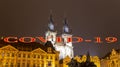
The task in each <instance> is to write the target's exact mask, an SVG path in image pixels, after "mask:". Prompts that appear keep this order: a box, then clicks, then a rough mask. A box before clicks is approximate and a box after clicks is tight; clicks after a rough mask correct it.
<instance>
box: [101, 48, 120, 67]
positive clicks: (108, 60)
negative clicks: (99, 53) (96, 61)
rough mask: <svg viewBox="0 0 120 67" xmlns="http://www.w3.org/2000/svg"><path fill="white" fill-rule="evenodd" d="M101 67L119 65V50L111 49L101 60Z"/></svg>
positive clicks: (115, 66) (117, 66)
mask: <svg viewBox="0 0 120 67" xmlns="http://www.w3.org/2000/svg"><path fill="white" fill-rule="evenodd" d="M101 67H120V50H115V49H113V50H112V52H111V53H110V54H108V56H106V57H105V58H104V59H102V60H101Z"/></svg>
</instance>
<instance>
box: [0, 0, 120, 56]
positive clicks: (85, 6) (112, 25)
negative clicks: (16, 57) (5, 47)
mask: <svg viewBox="0 0 120 67" xmlns="http://www.w3.org/2000/svg"><path fill="white" fill-rule="evenodd" d="M51 10H52V15H53V20H54V24H55V29H56V30H57V32H58V35H59V36H60V35H61V33H62V27H63V20H64V17H65V16H66V17H67V20H68V22H67V23H68V25H69V27H70V29H71V30H72V32H71V34H73V36H80V37H82V38H83V39H84V40H85V39H91V40H92V42H90V43H87V42H81V43H73V46H74V53H75V55H83V54H86V53H87V51H89V52H90V55H98V56H99V57H103V56H105V55H106V54H107V53H108V52H110V51H111V50H112V48H115V49H120V32H119V31H120V0H8V1H6V0H1V1H0V36H1V37H2V36H4V37H6V36H19V37H22V36H44V35H45V32H46V31H47V25H48V23H49V15H50V11H51ZM96 36H100V37H101V38H102V41H103V43H95V42H94V40H95V39H94V38H95V37H96ZM108 36H110V37H113V36H114V37H117V38H118V41H117V42H115V43H106V41H105V38H106V37H108Z"/></svg>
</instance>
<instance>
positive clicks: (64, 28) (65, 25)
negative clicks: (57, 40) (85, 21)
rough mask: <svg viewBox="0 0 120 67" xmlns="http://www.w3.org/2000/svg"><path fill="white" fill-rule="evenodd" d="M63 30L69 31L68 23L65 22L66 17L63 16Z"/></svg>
mask: <svg viewBox="0 0 120 67" xmlns="http://www.w3.org/2000/svg"><path fill="white" fill-rule="evenodd" d="M63 32H64V33H69V32H70V31H69V27H68V24H67V19H66V17H65V19H64V26H63Z"/></svg>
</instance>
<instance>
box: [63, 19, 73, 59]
mask: <svg viewBox="0 0 120 67" xmlns="http://www.w3.org/2000/svg"><path fill="white" fill-rule="evenodd" d="M62 39H63V42H64V45H65V46H67V47H66V53H67V54H66V55H68V56H69V57H70V58H73V56H74V52H73V46H72V35H71V34H70V28H69V26H68V24H67V19H66V18H65V19H64V26H63V34H62ZM67 49H69V50H67Z"/></svg>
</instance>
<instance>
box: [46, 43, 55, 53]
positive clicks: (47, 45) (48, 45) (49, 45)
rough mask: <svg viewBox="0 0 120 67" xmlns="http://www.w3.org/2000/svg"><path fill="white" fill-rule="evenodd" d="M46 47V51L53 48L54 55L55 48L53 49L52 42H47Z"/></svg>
mask: <svg viewBox="0 0 120 67" xmlns="http://www.w3.org/2000/svg"><path fill="white" fill-rule="evenodd" d="M44 46H45V51H47V48H48V47H51V48H52V53H54V50H55V48H54V47H53V45H52V43H51V41H47V42H46V43H45V44H44Z"/></svg>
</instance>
